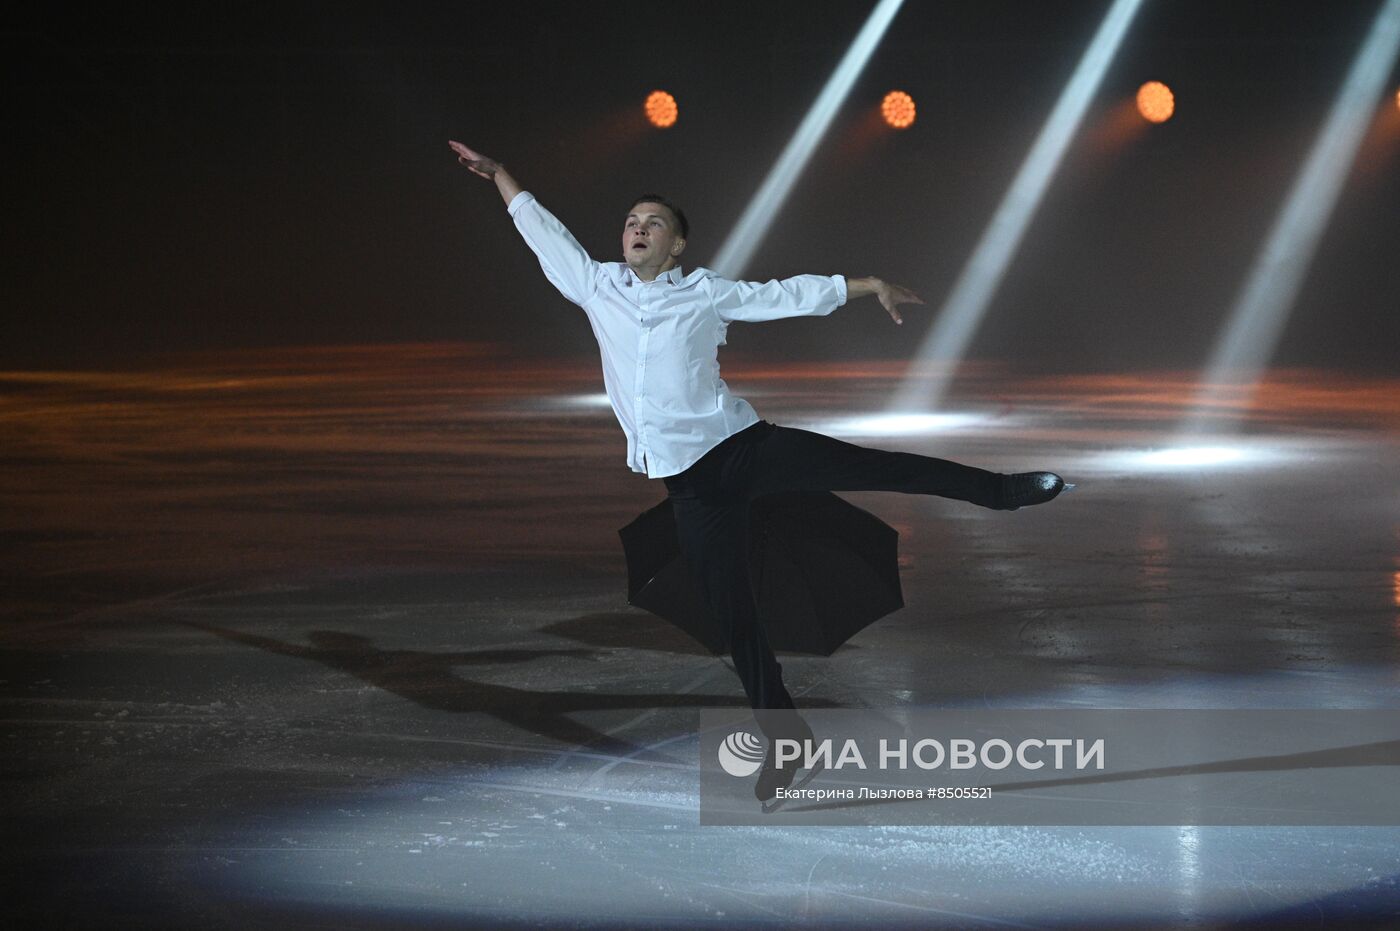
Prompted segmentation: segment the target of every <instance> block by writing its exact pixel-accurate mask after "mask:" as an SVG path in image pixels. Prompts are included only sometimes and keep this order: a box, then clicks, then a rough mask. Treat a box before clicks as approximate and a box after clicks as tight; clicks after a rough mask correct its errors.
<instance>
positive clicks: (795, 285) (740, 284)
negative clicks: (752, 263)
mask: <svg viewBox="0 0 1400 931" xmlns="http://www.w3.org/2000/svg"><path fill="white" fill-rule="evenodd" d="M710 288H711V294H712V296H713V299H714V304H715V310H716V312H718V314H719V316H720V318H721V319H722V320H726V321H730V320H742V321H746V322H750V323H754V322H758V321H762V320H780V319H782V318H784V317H822V316H825V315H827V314H829V313H831V312H832V311H833V310H835V309H836V308H837V307H840V306H841V305H842V304H844V303H846V280H845V278H843V277H842V276H840V275H797V276H795V277H792V278H783V279H774V280H772V281H765V282H763V283H761V284H760V283H758V282H755V281H729V280H728V279H724V278H713V279H710Z"/></svg>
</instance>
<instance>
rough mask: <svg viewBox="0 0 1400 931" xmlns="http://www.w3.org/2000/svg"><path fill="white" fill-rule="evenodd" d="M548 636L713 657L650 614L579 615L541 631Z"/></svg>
mask: <svg viewBox="0 0 1400 931" xmlns="http://www.w3.org/2000/svg"><path fill="white" fill-rule="evenodd" d="M542 631H543V632H544V633H547V634H553V635H554V636H556V637H564V638H565V639H568V640H572V641H574V642H575V643H586V644H588V645H590V646H595V647H626V648H627V649H631V650H656V651H658V652H661V653H678V654H682V655H687V656H714V655H715V654H713V653H711V652H710V651H709V650H708V649H707V648H706V647H705V646H704V645H702V644H701V643H699V642H698V641H697V640H695V639H694V638H693V637H691V636H690V635H689V634H687V633H685V632H684V631H682V630H681V629H680V628H678V627H676V626H675V625H674V624H671V623H668V622H666V621H663V620H661V619H660V618H658V617H656V616H655V615H652V614H644V613H637V614H628V613H624V612H621V611H610V612H605V613H597V614H582V615H579V616H578V617H571V618H569V619H568V620H564V621H555V622H554V623H553V624H548V625H546V626H545V627H543V628H542Z"/></svg>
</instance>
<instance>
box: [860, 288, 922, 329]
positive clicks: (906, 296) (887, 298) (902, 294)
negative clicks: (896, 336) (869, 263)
mask: <svg viewBox="0 0 1400 931" xmlns="http://www.w3.org/2000/svg"><path fill="white" fill-rule="evenodd" d="M867 294H873V295H875V297H876V298H878V299H879V301H880V306H881V307H883V308H885V310H886V311H887V312H888V313H889V315H890V318H891V319H893V320H894V322H895V323H903V322H904V318H903V317H901V316H900V315H899V310H898V307H899V305H900V304H922V303H923V299H922V298H920V297H919V296H918V295H917V294H915V293H914V292H913V291H910V290H909V289H908V288H904V287H901V286H899V285H897V284H890V283H889V282H888V281H881V280H880V279H879V278H847V279H846V297H847V298H855V297H864V296H865V295H867Z"/></svg>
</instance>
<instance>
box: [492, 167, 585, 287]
mask: <svg viewBox="0 0 1400 931" xmlns="http://www.w3.org/2000/svg"><path fill="white" fill-rule="evenodd" d="M506 211H507V212H508V213H509V214H510V216H511V219H512V220H514V221H515V228H516V229H518V230H519V231H520V235H521V236H522V237H523V238H524V239H525V244H526V245H528V246H529V247H530V250H531V251H532V252H534V253H535V257H536V258H538V259H539V260H540V268H541V269H543V270H544V274H545V277H546V278H548V279H549V281H550V283H551V284H552V285H554V287H556V288H558V289H559V293H560V294H562V295H564V296H565V297H566V298H568V299H569V300H571V301H573V302H574V303H575V304H582V303H583V302H585V301H587V300H588V299H589V298H590V297H592V296H593V294H594V292H596V291H597V290H598V270H599V268H600V266H599V263H597V262H595V261H594V260H593V259H592V258H591V257H590V256H589V255H588V253H587V252H586V251H585V250H584V248H583V246H581V245H579V243H578V240H577V239H575V238H574V237H573V234H572V233H570V232H569V230H568V229H567V228H566V227H565V226H564V224H563V223H560V222H559V220H558V218H557V217H555V216H554V214H552V213H550V212H549V211H548V210H546V209H545V208H544V207H543V206H542V205H541V204H540V202H539V201H537V200H535V197H534V195H533V194H531V193H530V192H529V191H521V192H520V193H519V194H517V195H515V196H514V197H513V198H511V201H510V203H509V204H508V205H506Z"/></svg>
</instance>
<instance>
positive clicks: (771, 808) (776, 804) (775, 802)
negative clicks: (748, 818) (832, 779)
mask: <svg viewBox="0 0 1400 931" xmlns="http://www.w3.org/2000/svg"><path fill="white" fill-rule="evenodd" d="M824 769H826V764H825V763H820V762H819V763H817V765H815V766H813V767H812V768H811V769H809V770H807V772H805V773H803V774H802V776H801V778H799V779H798V780H797V781H796V782H794V783H793V784H792V785H791V786H789V787H788V789H789V791H791V790H792V789H801V788H803V787H804V786H806V785H807V783H809V782H811V781H812V779H813V778H815V777H816V776H817V774H818V773H820V772H821V771H822V770H824ZM787 801H788V800H787V799H785V798H778V797H777V796H776V795H775V796H773V798H771V799H770V800H768V801H766V802H764V803H763V813H764V814H765V815H771V814H772V813H773V812H775V811H777V810H778V809H779V808H782V807H783V805H784V804H786V803H787Z"/></svg>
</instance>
